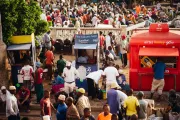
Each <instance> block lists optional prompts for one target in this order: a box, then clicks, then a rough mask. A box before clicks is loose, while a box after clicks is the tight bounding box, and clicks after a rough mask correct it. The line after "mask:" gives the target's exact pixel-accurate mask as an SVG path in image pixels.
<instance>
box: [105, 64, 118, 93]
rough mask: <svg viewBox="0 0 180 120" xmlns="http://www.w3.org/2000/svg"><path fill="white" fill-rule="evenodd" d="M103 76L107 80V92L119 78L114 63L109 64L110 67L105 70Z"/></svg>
mask: <svg viewBox="0 0 180 120" xmlns="http://www.w3.org/2000/svg"><path fill="white" fill-rule="evenodd" d="M103 76H104V77H105V78H106V91H108V90H109V89H111V84H112V83H116V84H117V81H116V80H117V79H118V77H119V73H118V71H117V69H116V68H115V67H114V66H113V62H112V61H110V62H109V66H108V67H106V68H105V69H104V72H103Z"/></svg>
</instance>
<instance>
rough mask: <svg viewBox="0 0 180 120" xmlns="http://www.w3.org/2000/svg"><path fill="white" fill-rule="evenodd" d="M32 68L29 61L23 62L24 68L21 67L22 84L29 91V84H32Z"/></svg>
mask: <svg viewBox="0 0 180 120" xmlns="http://www.w3.org/2000/svg"><path fill="white" fill-rule="evenodd" d="M33 71H34V70H33V67H32V66H30V65H29V61H28V60H27V61H25V65H24V67H22V69H21V71H20V74H21V75H23V84H24V86H25V87H26V88H28V89H29V90H31V82H33V81H32V80H33V79H32V78H33Z"/></svg>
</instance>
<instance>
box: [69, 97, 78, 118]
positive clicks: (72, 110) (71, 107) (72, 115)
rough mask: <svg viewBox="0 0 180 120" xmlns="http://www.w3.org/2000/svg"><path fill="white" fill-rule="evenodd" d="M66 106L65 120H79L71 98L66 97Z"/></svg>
mask: <svg viewBox="0 0 180 120" xmlns="http://www.w3.org/2000/svg"><path fill="white" fill-rule="evenodd" d="M66 104H67V106H68V109H67V112H66V120H80V116H79V113H78V110H77V108H76V106H75V105H74V104H73V98H72V97H68V98H67V100H66Z"/></svg>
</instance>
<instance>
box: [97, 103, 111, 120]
mask: <svg viewBox="0 0 180 120" xmlns="http://www.w3.org/2000/svg"><path fill="white" fill-rule="evenodd" d="M111 116H112V114H111V113H110V106H109V105H108V104H105V105H104V106H103V112H101V113H100V114H99V115H98V118H97V120H111Z"/></svg>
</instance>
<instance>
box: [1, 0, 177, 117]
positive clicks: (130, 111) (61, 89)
mask: <svg viewBox="0 0 180 120" xmlns="http://www.w3.org/2000/svg"><path fill="white" fill-rule="evenodd" d="M40 6H41V8H42V9H43V14H41V18H42V19H43V20H46V21H48V23H49V25H50V26H55V27H64V28H67V27H75V28H77V29H80V27H90V26H91V27H96V26H98V24H108V25H112V26H113V27H114V28H120V27H121V25H128V26H129V25H134V24H137V23H141V22H143V21H148V22H147V26H149V24H150V23H153V22H158V21H160V22H167V21H169V20H173V22H172V23H171V26H173V27H176V28H178V27H179V25H180V19H179V15H180V14H179V13H178V12H177V11H179V8H180V7H179V6H177V8H176V9H174V8H168V9H164V8H163V7H161V4H160V3H157V5H156V6H153V7H152V8H146V6H145V5H143V4H141V5H140V4H133V5H132V7H133V9H128V8H127V3H126V2H124V1H123V2H121V3H114V2H112V3H110V2H108V1H103V0H101V1H99V2H98V3H91V2H86V1H81V2H80V3H79V2H76V1H75V0H74V1H73V2H72V1H71V2H70V3H68V2H67V1H64V0H61V1H59V0H57V2H53V1H51V2H50V3H49V2H45V4H44V3H43V2H42V3H40ZM176 15H177V17H176ZM175 17H176V18H175ZM124 39H125V36H122V37H121V38H116V36H115V35H113V33H112V32H110V33H108V35H104V34H103V33H102V32H101V31H100V33H99V43H100V44H99V45H100V58H101V59H102V61H103V65H102V69H101V70H98V71H94V72H91V73H89V74H88V75H87V76H86V80H87V85H88V86H87V87H88V91H86V90H85V89H84V88H82V87H79V88H78V86H77V85H76V80H77V79H79V74H80V73H79V72H78V71H77V69H76V68H75V66H74V64H73V62H72V61H66V60H65V59H64V58H63V56H62V55H60V56H59V60H58V61H55V56H54V46H53V41H52V40H51V38H50V31H48V32H47V33H45V35H44V36H43V40H42V41H43V42H42V44H41V45H42V46H41V47H40V48H42V49H40V50H39V52H38V54H37V55H38V62H36V69H35V70H34V69H33V67H32V66H31V65H30V61H29V59H24V66H23V67H22V69H21V70H20V72H19V73H20V74H21V75H22V76H23V83H22V84H21V85H20V87H18V86H9V89H6V87H5V86H2V87H1V90H0V105H2V107H3V109H6V116H7V118H8V120H20V114H19V113H20V111H19V109H23V110H25V112H30V103H31V98H32V95H33V93H32V92H31V90H32V88H33V87H34V88H35V94H36V104H40V107H41V117H42V119H43V118H45V117H46V118H49V119H51V117H52V114H53V111H54V113H55V114H56V119H57V120H95V119H97V120H123V119H125V120H147V118H148V113H147V109H152V108H153V106H152V105H150V104H149V103H148V102H147V101H146V100H145V99H144V98H145V95H144V93H143V92H142V91H139V92H138V93H137V95H136V96H135V95H134V92H133V90H132V89H130V88H129V86H128V84H127V82H126V77H125V75H124V73H123V69H124V68H126V67H127V65H128V64H127V53H128V44H126V43H125V42H124V41H123V40H124ZM119 57H120V58H121V61H122V66H120V65H118V64H114V61H115V60H117V59H118V58H119ZM87 61H88V59H87V57H85V54H82V56H80V58H78V62H82V63H87ZM54 68H55V70H54ZM164 70H165V65H164V64H163V63H162V62H161V61H157V63H156V64H155V66H154V72H155V76H154V79H153V83H152V89H151V96H150V98H151V99H152V98H153V95H154V92H155V90H156V89H158V93H159V98H158V100H161V98H162V96H161V95H162V91H163V87H164V74H163V73H164ZM160 73H161V74H160ZM101 79H102V81H101V82H102V84H103V85H102V88H100V87H99V82H100V80H101ZM47 80H48V83H49V85H51V86H52V91H48V90H46V88H44V87H43V83H44V82H45V81H47ZM101 89H102V90H103V89H104V90H105V91H106V93H105V94H106V96H107V101H106V104H104V105H103V108H102V112H101V113H99V115H98V117H97V118H95V117H94V116H93V115H92V113H91V106H92V105H91V103H90V100H89V99H90V98H92V100H96V99H97V98H98V99H102V98H103V97H102V96H103V93H102V91H101ZM86 93H88V97H87V96H86ZM52 95H54V98H55V103H52V98H51V96H52ZM167 101H168V103H169V107H170V109H167V110H166V111H161V112H162V114H163V116H166V115H167V113H170V112H169V111H171V112H173V115H174V113H177V114H179V113H180V103H179V102H180V96H179V95H178V94H177V93H176V91H175V90H171V91H170V92H169V96H168V100H167ZM52 110H53V111H52ZM171 115H172V114H171ZM27 119H28V118H27Z"/></svg>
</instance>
